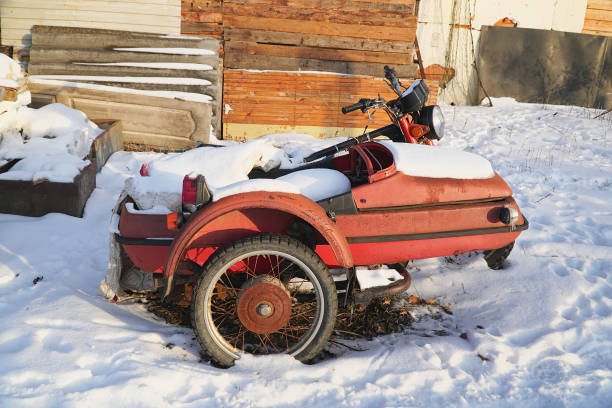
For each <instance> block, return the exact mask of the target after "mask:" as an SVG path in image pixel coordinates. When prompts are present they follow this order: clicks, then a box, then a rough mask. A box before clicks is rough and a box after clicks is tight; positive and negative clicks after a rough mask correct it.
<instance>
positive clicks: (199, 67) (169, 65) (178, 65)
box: [74, 62, 213, 71]
mask: <svg viewBox="0 0 612 408" xmlns="http://www.w3.org/2000/svg"><path fill="white" fill-rule="evenodd" d="M74 64H76V65H96V66H103V67H108V66H113V67H141V68H158V69H185V70H188V71H208V70H211V69H213V67H212V66H210V65H207V64H194V63H188V62H75V63H74Z"/></svg>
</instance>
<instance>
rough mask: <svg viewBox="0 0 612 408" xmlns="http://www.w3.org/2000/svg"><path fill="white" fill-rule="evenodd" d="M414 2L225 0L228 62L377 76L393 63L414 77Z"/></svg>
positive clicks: (250, 66) (233, 65) (241, 65)
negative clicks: (384, 67)
mask: <svg viewBox="0 0 612 408" xmlns="http://www.w3.org/2000/svg"><path fill="white" fill-rule="evenodd" d="M390 5H391V6H393V7H389V6H390ZM396 6H397V7H396ZM414 6H415V2H414V1H406V2H402V3H398V4H394V3H388V2H377V1H359V0H344V1H341V2H339V1H335V0H330V1H326V2H322V1H311V0H306V1H294V0H284V1H281V2H274V1H269V0H228V1H224V2H223V27H224V30H225V35H224V38H225V50H224V54H225V61H224V65H225V67H227V68H233V69H265V70H291V71H298V70H312V71H323V72H337V73H346V74H358V75H373V76H379V75H382V73H383V70H382V67H383V66H384V65H394V66H396V67H397V69H398V70H400V71H401V75H403V76H407V77H410V76H414V75H415V74H416V71H417V69H418V68H417V66H416V64H414V62H413V60H414V45H413V44H414V40H415V38H416V24H417V20H416V16H415V15H414V10H415V8H414ZM375 64H376V65H375Z"/></svg>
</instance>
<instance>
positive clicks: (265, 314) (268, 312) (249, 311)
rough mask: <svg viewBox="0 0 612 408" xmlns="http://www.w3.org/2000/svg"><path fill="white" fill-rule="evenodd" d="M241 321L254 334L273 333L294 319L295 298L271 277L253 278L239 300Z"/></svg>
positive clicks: (243, 289)
mask: <svg viewBox="0 0 612 408" xmlns="http://www.w3.org/2000/svg"><path fill="white" fill-rule="evenodd" d="M236 308H237V311H238V318H239V319H240V322H241V323H242V325H243V326H244V327H246V328H247V329H248V330H250V331H252V332H253V333H258V334H269V333H274V332H276V331H278V330H279V329H281V328H282V327H284V326H285V325H286V324H287V322H288V321H289V318H290V317H291V297H290V295H289V292H288V291H287V289H285V287H284V285H283V284H282V282H281V281H280V280H278V279H275V278H274V277H272V276H269V275H261V276H258V277H257V278H253V279H249V280H248V281H247V282H246V283H245V284H244V285H243V286H242V288H241V289H240V291H239V293H238V299H237V300H236Z"/></svg>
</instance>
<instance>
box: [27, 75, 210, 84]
mask: <svg viewBox="0 0 612 408" xmlns="http://www.w3.org/2000/svg"><path fill="white" fill-rule="evenodd" d="M33 77H34V78H35V79H57V80H66V81H70V80H73V81H74V80H80V81H103V82H132V83H136V84H166V85H210V84H211V82H210V81H207V80H206V79H202V78H177V77H129V76H126V77H119V76H103V75H33Z"/></svg>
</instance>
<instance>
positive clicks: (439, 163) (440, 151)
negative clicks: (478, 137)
mask: <svg viewBox="0 0 612 408" xmlns="http://www.w3.org/2000/svg"><path fill="white" fill-rule="evenodd" d="M381 143H382V144H384V145H385V146H386V147H387V148H388V149H389V150H391V152H392V153H393V157H394V159H395V168H396V169H397V170H399V171H401V172H402V173H404V174H406V175H409V176H416V177H432V178H455V179H485V178H491V177H493V176H494V175H495V172H494V171H493V168H492V167H491V163H490V162H489V161H488V160H487V159H485V158H484V157H481V156H478V155H477V154H474V153H469V152H463V151H457V150H453V149H445V148H443V147H437V146H436V147H432V146H426V145H419V144H411V143H394V142H390V141H383V142H381Z"/></svg>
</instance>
